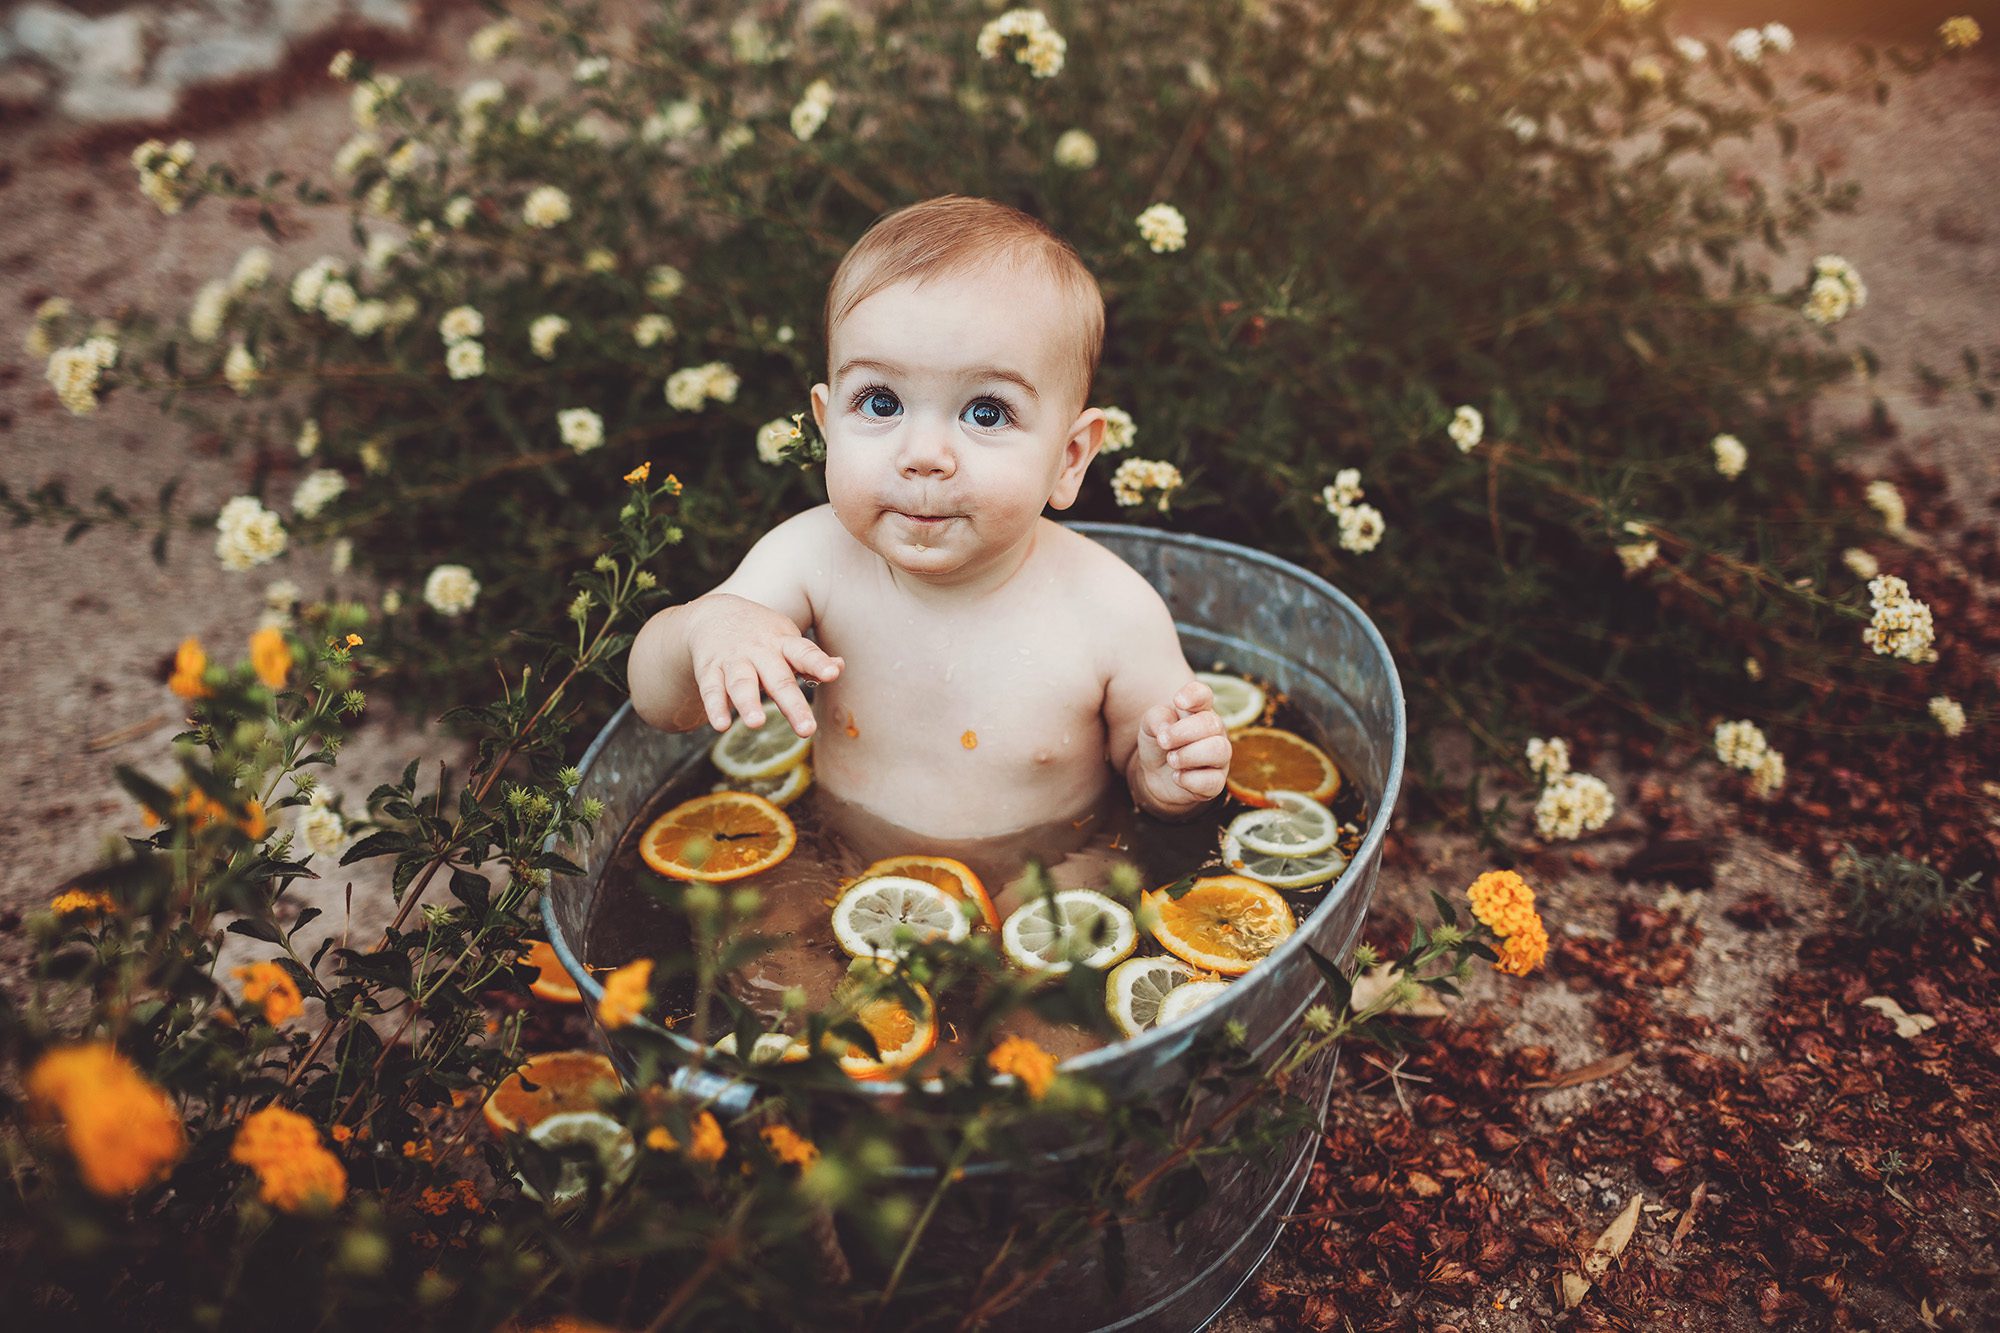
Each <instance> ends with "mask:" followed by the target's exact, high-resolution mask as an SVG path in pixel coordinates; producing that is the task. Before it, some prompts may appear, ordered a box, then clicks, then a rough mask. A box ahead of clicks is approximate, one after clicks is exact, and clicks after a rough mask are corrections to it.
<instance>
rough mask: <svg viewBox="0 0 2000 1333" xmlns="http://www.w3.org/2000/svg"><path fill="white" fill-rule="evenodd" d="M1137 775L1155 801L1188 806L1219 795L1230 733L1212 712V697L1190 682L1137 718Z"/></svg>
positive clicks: (1171, 805)
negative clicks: (1168, 698)
mask: <svg viewBox="0 0 2000 1333" xmlns="http://www.w3.org/2000/svg"><path fill="white" fill-rule="evenodd" d="M1138 754H1139V776H1140V777H1141V778H1142V779H1143V780H1144V781H1145V783H1146V786H1147V788H1148V790H1149V792H1150V794H1151V795H1152V796H1153V798H1154V800H1155V801H1156V802H1157V803H1159V804H1160V805H1162V806H1164V807H1168V808H1169V809H1172V808H1174V807H1178V808H1180V809H1183V810H1185V809H1190V808H1192V807H1193V806H1196V805H1200V804H1203V803H1205V802H1207V801H1210V800H1213V799H1214V798H1215V797H1216V796H1217V795H1219V794H1221V791H1222V786H1223V781H1224V779H1225V778H1227V777H1228V776H1229V754H1230V746H1229V735H1228V733H1227V732H1226V731H1225V730H1224V728H1223V725H1222V719H1221V717H1219V716H1217V714H1216V711H1215V695H1214V694H1213V693H1212V692H1211V691H1210V690H1209V688H1208V686H1206V685H1204V684H1202V683H1201V682H1200V681H1198V680H1191V681H1189V682H1188V683H1187V684H1185V685H1183V686H1181V688H1180V692H1179V693H1177V694H1175V695H1174V697H1173V702H1171V703H1164V704H1160V705H1158V706H1157V707H1154V708H1149V709H1147V710H1146V713H1145V716H1143V717H1141V718H1140V719H1139V751H1138Z"/></svg>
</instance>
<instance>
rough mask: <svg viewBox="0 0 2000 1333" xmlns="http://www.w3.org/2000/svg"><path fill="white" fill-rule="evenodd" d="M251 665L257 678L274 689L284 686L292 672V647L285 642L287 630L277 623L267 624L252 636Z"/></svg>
mask: <svg viewBox="0 0 2000 1333" xmlns="http://www.w3.org/2000/svg"><path fill="white" fill-rule="evenodd" d="M250 665H251V666H252V667H253V668H255V670H256V672H257V679H259V680H261V681H263V682H264V683H265V684H266V685H268V686H270V687H271V688H272V689H274V690H275V689H280V688H282V687H283V686H284V683H285V677H286V676H288V675H290V674H291V672H292V649H291V645H290V644H288V643H286V642H285V632H284V631H283V630H281V629H279V628H277V627H276V626H275V625H266V626H265V627H264V628H262V629H260V630H258V631H257V632H256V633H255V634H252V635H251V636H250Z"/></svg>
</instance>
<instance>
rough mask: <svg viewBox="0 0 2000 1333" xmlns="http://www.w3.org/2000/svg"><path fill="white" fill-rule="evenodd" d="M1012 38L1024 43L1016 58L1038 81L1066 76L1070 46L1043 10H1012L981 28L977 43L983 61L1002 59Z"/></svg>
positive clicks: (1015, 55)
mask: <svg viewBox="0 0 2000 1333" xmlns="http://www.w3.org/2000/svg"><path fill="white" fill-rule="evenodd" d="M1011 38H1019V39H1020V42H1021V44H1020V45H1019V46H1018V47H1016V48H1015V50H1014V59H1015V60H1016V61H1018V62H1020V63H1021V64H1023V65H1026V66H1027V67H1028V70H1029V72H1030V73H1032V74H1033V75H1034V76H1035V77H1036V78H1038V79H1053V78H1054V77H1055V76H1056V75H1058V74H1060V73H1062V67H1063V57H1064V55H1065V54H1066V53H1067V52H1068V50H1069V43H1068V42H1066V41H1064V40H1063V35H1062V34H1061V33H1059V32H1057V31H1056V30H1055V29H1054V28H1053V27H1051V26H1050V24H1049V19H1048V15H1046V14H1044V13H1042V11H1041V10H1039V9H1010V10H1008V11H1007V12H1006V13H1004V14H1002V15H1001V16H1000V17H999V18H997V19H994V20H993V21H992V22H991V23H988V24H987V25H986V26H985V27H983V28H981V29H980V30H979V40H978V43H977V46H978V50H979V55H980V58H981V59H984V60H998V59H999V58H1000V56H1001V54H1002V53H1003V52H1004V51H1005V50H1006V48H1007V42H1008V40H1009V39H1011Z"/></svg>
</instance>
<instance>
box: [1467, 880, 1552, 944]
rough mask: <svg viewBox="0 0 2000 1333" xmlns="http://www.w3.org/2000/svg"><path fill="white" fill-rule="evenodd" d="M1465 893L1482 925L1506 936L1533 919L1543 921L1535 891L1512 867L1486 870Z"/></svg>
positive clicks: (1473, 912)
mask: <svg viewBox="0 0 2000 1333" xmlns="http://www.w3.org/2000/svg"><path fill="white" fill-rule="evenodd" d="M1465 896H1466V897H1467V898H1470V899H1471V900H1472V914H1473V915H1474V916H1476V917H1478V918H1479V922H1480V924H1481V925H1483V926H1485V927H1486V928H1487V929H1488V930H1490V931H1492V932H1493V933H1494V934H1495V935H1498V936H1500V937H1501V938H1503V939H1504V938H1505V937H1507V936H1509V935H1512V934H1513V933H1514V932H1516V931H1518V930H1521V929H1524V928H1525V927H1526V926H1527V924H1528V923H1529V922H1530V921H1533V922H1537V923H1539V922H1540V921H1541V917H1540V916H1539V915H1538V914H1537V913H1536V911H1535V891H1534V890H1533V889H1531V888H1529V887H1528V882H1527V881H1526V880H1524V879H1522V878H1521V877H1520V876H1519V875H1518V874H1516V873H1514V872H1513V871H1511V870H1489V871H1487V872H1486V873H1485V874H1483V875H1481V876H1480V877H1479V878H1478V879H1475V880H1473V881H1472V887H1471V888H1469V889H1467V890H1466V891H1465Z"/></svg>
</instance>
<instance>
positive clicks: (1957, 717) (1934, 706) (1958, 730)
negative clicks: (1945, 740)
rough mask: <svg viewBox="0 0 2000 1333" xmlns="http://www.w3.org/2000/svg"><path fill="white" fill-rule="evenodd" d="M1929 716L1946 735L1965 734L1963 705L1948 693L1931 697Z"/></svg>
mask: <svg viewBox="0 0 2000 1333" xmlns="http://www.w3.org/2000/svg"><path fill="white" fill-rule="evenodd" d="M1930 707H1931V717H1932V718H1934V719H1935V720H1936V721H1937V724H1938V726H1939V727H1940V728H1942V729H1943V731H1944V734H1945V735H1947V736H1963V735H1964V734H1965V705H1964V704H1961V703H1960V702H1959V701H1958V700H1956V699H1953V698H1951V697H1950V696H1948V695H1943V694H1940V695H1936V696H1934V697H1933V698H1932V699H1931V705H1930Z"/></svg>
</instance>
